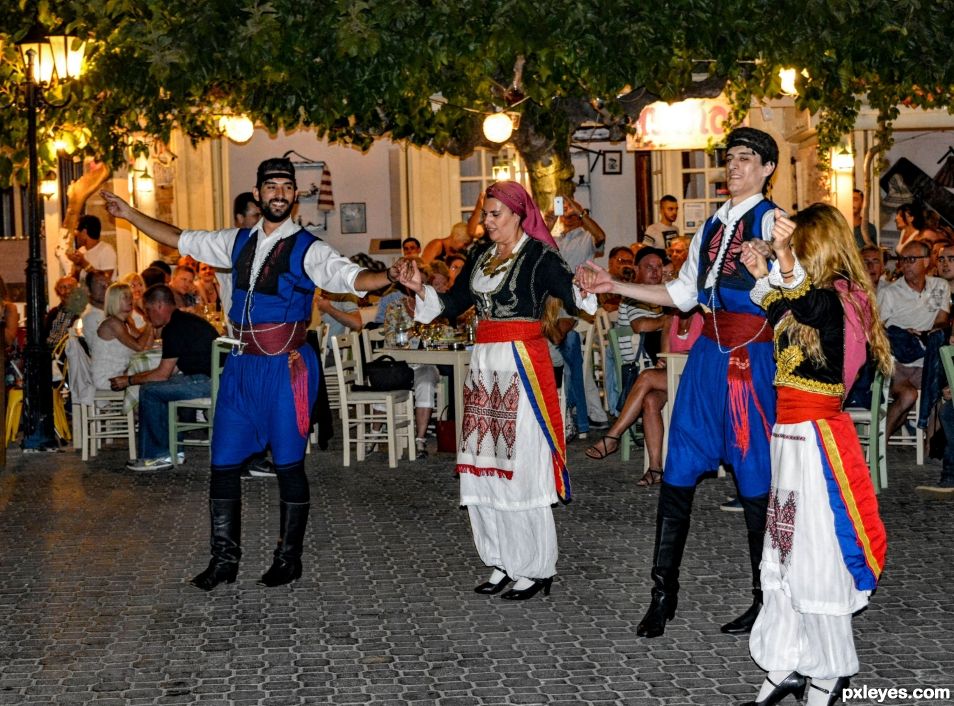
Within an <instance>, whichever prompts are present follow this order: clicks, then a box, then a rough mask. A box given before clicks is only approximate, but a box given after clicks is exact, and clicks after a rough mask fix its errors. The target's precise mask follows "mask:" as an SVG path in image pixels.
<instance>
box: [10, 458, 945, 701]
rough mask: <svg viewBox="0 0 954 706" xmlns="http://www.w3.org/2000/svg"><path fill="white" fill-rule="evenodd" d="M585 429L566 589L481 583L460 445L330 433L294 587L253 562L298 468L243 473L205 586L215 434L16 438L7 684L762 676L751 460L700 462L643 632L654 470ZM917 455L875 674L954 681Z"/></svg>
mask: <svg viewBox="0 0 954 706" xmlns="http://www.w3.org/2000/svg"><path fill="white" fill-rule="evenodd" d="M591 441H592V440H591ZM432 446H433V444H432ZM584 448H585V442H583V441H577V442H575V443H573V444H571V446H570V458H571V462H572V463H571V467H572V468H573V471H574V475H573V482H574V495H575V498H576V499H575V501H574V502H573V503H572V504H570V505H569V506H566V507H561V508H560V509H558V510H557V512H556V516H557V530H558V533H559V538H560V550H561V556H560V563H559V569H560V574H559V576H558V577H557V580H556V581H555V583H554V586H553V593H552V594H551V595H550V596H549V597H543V596H542V595H541V596H538V597H537V598H534V599H533V600H531V601H528V602H526V603H511V602H508V601H502V600H500V599H499V598H496V597H486V596H479V595H477V594H474V593H473V592H472V591H471V588H472V587H473V586H474V585H475V584H477V583H479V582H481V581H483V580H485V578H486V575H487V570H486V569H485V568H484V567H482V566H481V564H480V562H479V560H478V558H477V555H476V552H475V551H474V548H473V544H472V540H471V537H470V530H469V525H468V522H467V515H466V512H464V511H463V510H461V509H460V508H459V507H458V506H457V504H456V499H457V484H456V480H455V478H453V476H452V461H453V459H452V457H451V456H449V455H446V454H434V453H432V454H431V456H430V457H429V458H428V459H426V460H424V461H418V462H415V463H409V462H407V461H405V462H403V463H402V464H401V465H400V466H399V467H398V468H396V469H389V468H387V463H386V458H385V456H384V454H375V455H372V456H371V458H370V459H369V460H368V461H366V462H363V463H361V464H359V465H357V466H352V467H351V468H343V467H341V465H340V461H341V453H340V449H339V447H338V446H337V445H336V443H335V442H333V444H332V448H331V450H329V451H324V452H320V451H315V452H314V453H313V454H312V455H311V456H309V457H308V460H307V467H308V473H309V477H310V479H311V482H312V501H313V507H312V516H311V524H310V525H309V529H308V537H307V543H306V553H305V574H304V577H303V578H302V579H301V580H300V581H298V582H297V583H295V584H293V585H291V586H285V587H280V588H275V589H266V588H263V587H261V586H258V585H257V584H256V579H258V577H259V576H260V574H261V573H262V571H263V570H264V569H265V568H266V567H267V565H268V563H269V561H270V553H271V549H272V548H273V546H274V542H275V539H276V534H277V523H278V511H277V486H276V483H275V481H274V479H248V480H246V481H243V488H244V492H245V514H244V518H243V525H244V527H243V535H244V549H245V556H244V558H243V562H242V567H241V571H240V574H239V580H238V581H237V582H236V583H235V584H232V585H223V586H220V587H218V588H217V589H216V590H215V591H213V592H211V593H208V594H206V593H203V592H201V591H198V590H196V589H195V588H192V587H190V586H189V585H188V584H187V583H186V581H187V579H188V578H189V577H190V576H192V575H193V574H195V573H197V572H198V571H200V570H201V569H202V568H204V567H205V564H206V562H207V560H208V554H207V552H208V549H207V547H208V516H207V509H206V493H207V486H208V465H207V464H208V456H207V453H206V451H205V450H204V449H198V450H192V451H191V452H190V454H189V455H190V459H189V461H188V462H187V463H186V465H184V466H182V467H180V468H179V469H176V470H174V471H170V472H165V473H152V474H147V473H139V474H136V473H132V472H129V471H126V470H125V469H124V468H123V462H124V460H125V452H124V449H122V448H118V449H107V450H106V451H104V452H102V453H101V454H100V456H99V457H98V458H97V459H95V460H93V461H92V462H90V463H83V462H82V461H80V459H79V457H78V455H77V454H74V453H59V454H42V455H37V454H30V455H25V454H22V453H21V452H18V451H11V453H10V457H9V463H8V468H7V470H5V471H3V472H2V473H0V537H2V540H0V541H2V544H0V704H98V705H101V706H107V705H115V706H120V705H127V704H128V705H140V704H143V705H145V704H202V705H203V706H206V705H208V706H215V705H219V704H237V705H238V704H248V705H252V704H261V705H262V706H284V705H285V704H380V705H384V704H420V705H422V706H423V705H426V704H440V705H441V706H466V705H469V704H475V705H482V704H488V705H490V704H628V705H631V706H642V705H644V704H645V705H647V706H649V705H652V706H665V705H688V704H737V703H741V702H742V701H745V700H747V699H748V698H752V697H753V696H754V694H755V692H756V689H757V685H758V684H759V683H761V680H762V673H761V672H760V671H759V669H758V668H757V667H756V666H755V664H754V663H753V662H752V661H751V659H750V657H749V654H748V643H747V640H746V639H745V638H736V637H731V636H727V635H722V634H721V633H720V632H719V625H720V624H721V623H722V622H724V621H726V620H728V619H730V618H732V617H735V616H736V615H737V614H738V613H739V612H741V611H742V610H743V609H744V608H745V607H746V606H747V604H748V601H749V599H750V596H749V594H748V568H747V560H746V557H745V553H744V550H743V548H742V547H743V540H742V538H743V532H744V524H743V519H742V516H741V514H735V513H726V512H721V511H719V509H718V505H719V503H721V502H722V501H723V500H725V498H726V496H727V495H728V494H730V493H731V487H730V481H729V480H727V479H712V480H708V481H706V482H704V483H703V484H702V485H701V486H700V488H699V492H698V493H697V495H696V504H695V507H696V510H695V513H694V520H693V522H694V524H693V530H692V533H691V536H690V541H689V546H688V549H687V553H686V559H685V565H684V582H683V589H682V593H681V595H680V603H679V612H678V614H677V616H676V619H675V620H674V621H673V622H672V623H671V624H670V625H669V627H668V629H667V630H666V634H665V635H664V636H662V637H660V638H657V639H654V640H645V639H641V638H637V637H636V635H635V628H636V624H637V623H638V621H639V619H640V617H641V616H642V613H643V611H644V609H645V606H646V603H647V599H648V593H649V585H648V574H649V568H650V562H651V553H652V544H653V526H654V517H655V507H656V497H657V491H656V490H655V489H648V490H647V489H640V488H637V487H636V486H635V481H636V480H637V479H638V478H639V477H640V475H641V474H642V469H641V463H642V459H641V454H634V455H638V456H640V458H639V459H638V460H636V461H633V462H630V463H628V464H623V463H622V462H621V461H620V460H619V456H618V455H617V456H614V457H610V458H609V459H607V460H606V461H603V462H596V461H589V460H588V459H586V458H585V457H584V455H583V449H584ZM912 456H913V453H911V452H910V451H909V450H906V451H905V453H903V454H902V453H895V452H892V454H891V455H890V456H889V464H890V465H889V468H890V470H891V487H890V488H889V489H887V490H885V491H884V492H883V493H882V496H881V504H882V510H883V516H884V520H885V523H886V525H887V527H888V532H889V542H890V545H889V557H888V567H887V571H886V573H885V575H884V578H883V582H882V585H881V587H880V588H879V590H878V593H877V595H876V597H875V599H874V600H873V601H872V604H871V607H870V608H869V609H868V610H867V611H866V612H865V613H864V614H862V615H861V616H860V617H858V618H857V619H856V621H855V631H856V635H857V642H858V650H859V654H860V658H861V665H862V667H861V673H860V674H859V675H858V676H857V677H856V679H855V680H854V682H853V684H854V685H855V686H863V685H867V686H868V687H870V688H875V687H882V688H886V687H904V688H908V689H912V688H916V687H948V688H954V610H952V607H951V604H952V601H951V595H952V593H951V586H952V584H954V567H952V563H954V562H952V542H951V541H950V536H951V532H952V509H954V503H951V502H944V501H932V500H925V499H922V498H920V497H918V496H917V495H915V494H914V491H913V489H914V486H915V485H917V484H919V483H923V482H925V481H934V480H935V479H936V478H935V476H936V475H937V474H938V467H937V466H932V465H926V466H923V467H916V466H914V464H913V461H912V459H911V457H912ZM945 537H948V539H945ZM788 703H794V702H792V701H789V702H788ZM853 703H874V701H872V700H870V699H869V700H867V701H865V700H863V699H859V700H857V701H854V702H853ZM884 703H894V704H898V703H905V704H913V703H925V704H927V703H932V704H933V703H951V701H923V700H922V701H915V700H913V699H909V700H891V699H886V700H885V701H884Z"/></svg>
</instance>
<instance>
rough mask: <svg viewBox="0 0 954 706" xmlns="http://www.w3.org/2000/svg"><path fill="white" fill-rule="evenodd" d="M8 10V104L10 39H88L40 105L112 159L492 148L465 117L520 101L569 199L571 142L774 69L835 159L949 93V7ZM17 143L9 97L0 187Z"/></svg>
mask: <svg viewBox="0 0 954 706" xmlns="http://www.w3.org/2000/svg"><path fill="white" fill-rule="evenodd" d="M6 2H7V3H12V4H14V5H15V6H14V7H13V8H10V10H9V11H8V12H6V13H5V14H3V15H0V37H2V38H3V40H4V41H3V48H2V54H3V61H2V63H0V91H3V92H4V93H5V94H6V96H7V98H12V97H13V96H14V94H15V91H16V85H17V83H18V82H19V81H21V79H22V74H21V70H20V69H19V67H18V64H17V62H16V51H15V47H14V42H15V41H16V40H17V39H19V38H20V37H22V36H23V35H24V34H25V32H26V30H27V29H28V28H29V26H30V25H31V24H32V23H33V22H34V21H36V20H37V19H38V20H39V22H40V24H42V25H43V26H44V27H45V28H46V29H47V30H68V31H70V32H72V33H74V34H76V35H78V36H81V37H89V38H90V40H91V41H90V44H89V48H88V51H87V53H88V66H89V70H88V72H87V74H86V75H85V77H84V78H83V79H82V80H81V81H79V82H77V83H76V84H75V85H72V86H70V87H68V88H67V89H65V90H68V91H69V92H70V93H71V94H72V96H73V100H72V102H71V103H70V105H69V106H68V107H67V108H64V109H59V110H49V111H45V112H44V115H43V116H42V117H43V121H42V126H43V127H42V138H43V139H48V138H50V137H52V136H53V135H54V134H55V135H56V136H61V137H62V136H63V135H68V136H69V137H68V141H69V142H70V143H71V146H73V147H74V148H76V149H86V150H90V151H92V152H93V153H95V154H97V155H98V156H100V157H101V158H103V159H106V160H107V161H109V162H110V163H112V164H120V163H122V162H124V161H125V160H126V159H127V158H128V152H127V151H128V150H133V151H136V150H142V149H144V145H145V142H146V141H147V140H148V139H149V138H153V137H158V138H162V139H167V138H168V136H169V133H170V131H171V130H172V129H173V128H175V127H178V128H180V129H182V130H183V131H184V132H185V133H186V134H188V135H189V136H190V137H191V138H192V139H194V140H201V139H203V138H206V137H209V136H211V135H214V134H217V127H216V125H217V116H218V115H219V114H221V113H223V112H227V111H233V112H236V113H246V114H248V115H249V116H250V117H252V118H253V119H255V120H256V121H258V122H259V123H261V124H263V125H264V126H266V127H267V128H268V129H269V130H272V131H274V130H277V129H279V128H284V129H286V130H290V129H294V128H297V127H300V126H310V127H313V128H315V129H316V130H317V132H318V133H319V134H320V135H325V136H327V137H328V139H330V140H332V141H338V142H341V143H345V144H352V145H354V146H355V147H357V148H361V149H366V148H367V147H368V146H369V145H370V144H371V143H372V142H373V141H374V140H375V139H376V138H378V137H382V136H390V137H391V138H392V139H394V140H406V141H409V142H411V143H413V144H417V145H427V146H430V147H431V148H433V149H435V150H436V151H438V152H449V153H451V154H467V153H469V152H470V151H471V150H472V149H473V148H474V147H475V146H477V145H479V144H482V141H483V137H482V135H481V119H482V116H481V115H479V114H477V113H474V112H471V111H473V110H477V111H491V110H493V108H494V106H501V107H503V106H505V105H507V103H508V99H509V102H511V103H513V102H516V101H517V100H519V99H520V98H525V100H523V102H521V103H519V105H517V106H516V108H515V110H516V111H518V112H520V113H521V115H522V120H521V123H520V127H519V130H518V131H517V133H516V134H515V136H514V143H515V144H516V146H517V148H518V149H519V150H520V152H521V154H522V155H523V156H524V158H525V159H526V161H527V162H528V164H529V165H530V166H531V168H532V169H533V170H534V171H535V172H538V174H537V177H538V178H541V175H543V174H544V173H545V172H546V171H547V170H549V173H550V177H551V178H552V179H553V182H552V188H554V189H557V190H565V189H566V188H569V187H568V180H569V171H568V167H566V166H565V164H566V161H567V160H566V159H565V158H566V156H567V155H568V143H569V141H570V138H571V135H572V133H573V130H574V129H575V128H576V127H577V126H579V125H580V124H581V123H583V122H584V121H595V122H602V123H604V124H607V125H609V126H611V127H612V128H613V130H614V131H615V133H614V134H616V135H622V133H623V131H624V130H625V129H628V128H627V126H628V125H629V124H630V121H631V120H632V119H633V118H634V117H636V116H638V114H639V110H640V109H641V108H642V107H643V106H645V105H646V104H647V103H649V102H651V101H653V100H659V99H662V100H669V101H674V100H678V99H680V98H683V97H686V96H702V95H715V94H718V93H719V92H720V91H721V90H722V89H726V90H727V92H728V94H729V96H730V98H731V99H732V100H733V101H734V102H735V104H736V106H737V108H738V111H737V113H736V118H738V117H740V116H741V115H743V114H744V111H745V110H747V109H748V106H749V104H750V101H751V100H752V99H753V98H755V99H758V98H762V97H771V96H774V95H777V94H778V90H779V85H778V73H777V72H778V68H779V67H782V66H791V67H797V68H804V69H806V71H807V73H808V76H809V78H808V79H800V86H799V87H800V90H801V94H800V96H799V97H798V99H797V102H798V104H799V106H800V107H803V108H807V109H809V110H811V111H813V112H817V113H818V114H819V115H820V117H821V123H820V126H819V137H820V142H821V143H822V146H823V147H825V146H829V145H831V144H834V143H836V142H837V140H838V138H839V137H840V136H841V135H842V134H844V133H845V132H847V131H848V130H849V129H850V128H851V126H852V124H853V122H854V119H855V117H856V115H857V113H858V110H859V108H860V106H861V104H862V100H867V101H868V102H869V103H870V105H872V106H873V107H874V108H875V109H876V110H878V111H879V114H880V116H881V119H882V123H883V125H884V131H883V132H884V135H885V137H886V136H887V134H888V126H889V125H890V122H891V120H892V119H893V118H894V117H896V111H897V106H898V105H899V104H904V103H907V104H910V105H914V106H922V107H949V106H951V104H952V95H951V90H952V89H951V87H952V86H954V62H951V61H950V60H949V56H950V37H949V36H947V35H946V32H948V30H949V29H950V18H951V17H952V16H954V13H952V10H954V2H952V0H940V1H935V2H931V3H927V2H923V1H922V0H866V2H860V0H837V1H835V0H798V1H797V2H796V1H794V0H772V1H771V2H769V1H767V0H756V1H749V2H743V1H741V0H718V1H716V0H670V1H668V2H659V1H655V2H654V1H648V2H642V3H637V2H632V1H624V0H557V1H556V2H552V3H541V2H531V1H530V0H480V1H479V2H478V1H476V0H414V1H412V2H409V1H408V0H201V1H200V2H196V1H195V0H6ZM521 64H522V72H521V74H520V82H519V87H518V88H519V90H516V91H514V90H510V89H512V86H513V83H514V79H515V67H517V66H518V65H521ZM700 77H705V80H699V79H700ZM694 79H695V80H694ZM437 93H440V94H441V95H442V96H443V98H444V99H445V101H446V105H444V106H443V107H442V108H441V109H440V110H436V111H435V110H434V109H433V107H432V103H431V100H430V97H431V96H432V95H434V94H437ZM468 109H469V110H468ZM24 134H25V127H24V118H23V115H22V111H21V110H20V109H18V107H17V106H16V105H14V104H11V101H10V100H7V101H5V102H4V101H2V100H0V181H3V180H6V179H8V178H9V177H10V175H11V173H12V171H13V168H14V166H15V165H18V164H22V162H23V159H24V146H23V143H24ZM47 152H48V153H49V149H48V150H47Z"/></svg>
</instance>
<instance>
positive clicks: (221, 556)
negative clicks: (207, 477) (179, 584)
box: [189, 499, 242, 591]
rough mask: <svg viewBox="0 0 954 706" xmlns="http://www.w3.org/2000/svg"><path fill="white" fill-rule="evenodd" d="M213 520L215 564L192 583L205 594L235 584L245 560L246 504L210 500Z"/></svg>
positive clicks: (237, 501)
mask: <svg viewBox="0 0 954 706" xmlns="http://www.w3.org/2000/svg"><path fill="white" fill-rule="evenodd" d="M209 515H210V516H211V518H212V540H211V548H212V560H211V561H210V562H209V566H208V568H207V569H206V570H205V571H203V572H202V573H201V574H199V575H198V576H196V577H195V578H193V579H192V580H191V581H190V582H189V583H191V584H192V585H193V586H195V587H196V588H201V589H202V590H203V591H211V590H212V589H213V588H215V587H216V586H218V585H219V584H220V583H222V582H225V583H234V582H235V577H236V576H237V575H238V565H239V559H241V558H242V546H241V545H242V501H241V500H216V499H211V500H209Z"/></svg>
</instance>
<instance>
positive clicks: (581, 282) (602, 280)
mask: <svg viewBox="0 0 954 706" xmlns="http://www.w3.org/2000/svg"><path fill="white" fill-rule="evenodd" d="M573 281H574V283H575V284H576V286H577V287H579V288H580V290H581V291H582V292H583V294H589V293H593V294H606V293H608V292H612V291H613V286H614V284H615V280H614V279H613V277H612V276H611V275H610V273H609V272H607V271H606V270H604V269H603V268H602V267H600V266H599V265H597V264H596V263H595V262H593V261H592V260H587V262H586V264H585V265H580V266H579V267H577V268H576V275H575V276H574V278H573Z"/></svg>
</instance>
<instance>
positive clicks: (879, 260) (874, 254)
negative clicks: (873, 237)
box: [861, 245, 890, 293]
mask: <svg viewBox="0 0 954 706" xmlns="http://www.w3.org/2000/svg"><path fill="white" fill-rule="evenodd" d="M886 254H887V253H886V252H885V251H883V250H882V249H881V248H879V247H878V246H877V245H865V246H864V247H863V248H861V261H862V262H863V263H864V266H865V270H867V272H868V279H869V280H870V281H871V288H872V289H873V290H874V291H875V292H876V293H877V292H880V291H881V289H882V288H883V287H886V286H888V285H889V284H890V282H888V280H886V279H885V277H884V264H885V256H886Z"/></svg>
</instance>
